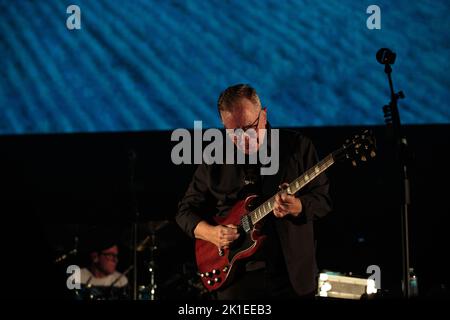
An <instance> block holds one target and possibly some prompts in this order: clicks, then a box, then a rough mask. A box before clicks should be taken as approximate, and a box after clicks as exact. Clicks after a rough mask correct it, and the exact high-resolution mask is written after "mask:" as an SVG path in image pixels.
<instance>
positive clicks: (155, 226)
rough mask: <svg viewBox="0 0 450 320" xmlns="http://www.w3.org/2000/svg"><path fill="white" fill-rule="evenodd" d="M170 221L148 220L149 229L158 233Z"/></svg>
mask: <svg viewBox="0 0 450 320" xmlns="http://www.w3.org/2000/svg"><path fill="white" fill-rule="evenodd" d="M169 223H170V221H169V220H160V221H149V222H146V225H147V229H148V231H149V232H150V233H156V232H158V231H159V230H161V229H162V228H164V227H165V226H166V225H168V224H169Z"/></svg>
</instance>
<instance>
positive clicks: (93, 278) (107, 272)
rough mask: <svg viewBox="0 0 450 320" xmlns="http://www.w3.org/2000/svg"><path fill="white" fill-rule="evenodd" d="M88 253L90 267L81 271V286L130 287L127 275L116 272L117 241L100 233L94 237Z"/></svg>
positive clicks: (117, 257) (117, 258)
mask: <svg viewBox="0 0 450 320" xmlns="http://www.w3.org/2000/svg"><path fill="white" fill-rule="evenodd" d="M89 242H90V245H89V247H90V248H86V249H87V253H88V259H89V262H88V265H87V267H85V268H82V269H81V284H82V285H84V286H95V287H116V288H123V287H125V286H127V285H128V279H127V277H126V275H124V274H122V273H120V272H118V271H117V270H116V268H117V263H118V260H119V247H118V245H117V239H115V238H114V237H111V236H110V235H105V234H104V233H102V232H100V233H98V234H95V235H93V237H92V239H91V241H89Z"/></svg>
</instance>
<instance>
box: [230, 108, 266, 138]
mask: <svg viewBox="0 0 450 320" xmlns="http://www.w3.org/2000/svg"><path fill="white" fill-rule="evenodd" d="M262 110H263V109H260V110H259V113H258V117H257V118H256V120H255V121H253V123H252V124H249V125H248V126H245V127H242V128H234V129H227V130H226V131H227V133H228V134H229V135H230V137H232V138H234V137H239V136H241V135H242V134H243V133H245V132H246V131H248V130H250V129H253V130H255V131H256V129H258V126H259V119H260V117H261V111H262Z"/></svg>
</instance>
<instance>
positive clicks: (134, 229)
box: [128, 150, 139, 300]
mask: <svg viewBox="0 0 450 320" xmlns="http://www.w3.org/2000/svg"><path fill="white" fill-rule="evenodd" d="M136 158H137V156H136V152H135V151H134V150H130V151H129V153H128V160H129V175H130V176H129V179H130V180H129V183H130V185H129V188H130V195H131V209H132V212H133V214H134V217H133V218H134V221H133V224H132V235H133V239H132V240H133V266H134V268H133V300H137V298H138V287H137V276H138V267H137V246H138V243H137V239H138V235H137V234H138V223H139V209H138V204H137V197H136V188H135V183H134V176H135V165H136Z"/></svg>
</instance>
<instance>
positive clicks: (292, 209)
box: [273, 183, 303, 218]
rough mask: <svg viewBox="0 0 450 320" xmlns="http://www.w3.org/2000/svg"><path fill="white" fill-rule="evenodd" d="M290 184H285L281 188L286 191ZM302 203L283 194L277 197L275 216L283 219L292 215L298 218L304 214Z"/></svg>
mask: <svg viewBox="0 0 450 320" xmlns="http://www.w3.org/2000/svg"><path fill="white" fill-rule="evenodd" d="M288 185H289V184H287V183H283V184H282V185H281V186H280V188H282V189H285V188H286V187H287V186H288ZM302 209H303V207H302V202H301V201H300V199H299V198H296V197H295V196H294V195H291V194H288V193H286V192H283V193H281V195H280V194H277V195H276V196H275V204H274V208H273V214H274V215H275V217H277V218H283V217H284V216H286V215H288V214H290V215H292V216H294V217H298V216H299V215H300V213H301V212H302Z"/></svg>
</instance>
